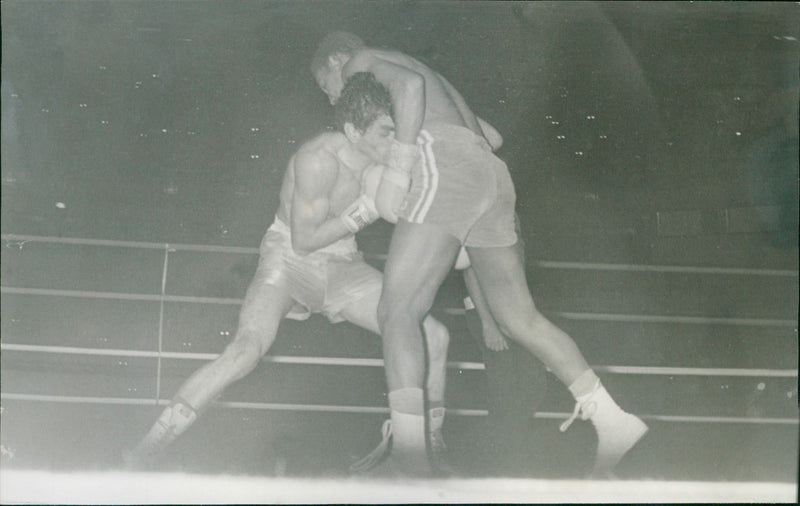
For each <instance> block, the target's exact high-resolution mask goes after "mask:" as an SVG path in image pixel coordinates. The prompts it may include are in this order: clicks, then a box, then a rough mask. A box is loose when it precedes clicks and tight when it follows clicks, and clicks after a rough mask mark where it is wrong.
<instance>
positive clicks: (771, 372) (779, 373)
mask: <svg viewBox="0 0 800 506" xmlns="http://www.w3.org/2000/svg"><path fill="white" fill-rule="evenodd" d="M0 351H24V352H31V353H62V354H68V355H97V356H114V357H141V358H159V357H161V358H171V359H186V360H214V359H215V358H217V357H219V355H220V354H219V353H187V352H169V351H139V350H119V349H104V348H80V347H71V346H43V345H35V344H14V343H0ZM262 360H263V361H264V362H272V363H278V364H298V365H340V366H356V367H383V359H381V358H348V357H301V356H289V355H266V356H264V357H263V358H262ZM447 367H449V368H451V369H463V370H484V369H485V368H486V366H485V365H484V364H483V363H482V362H454V361H449V362H447ZM592 369H594V370H595V371H598V372H605V373H609V374H641V375H658V376H733V377H737V376H739V377H753V376H755V377H770V378H796V377H797V376H798V371H797V370H796V369H732V368H711V367H651V366H641V367H639V366H615V365H593V366H592Z"/></svg>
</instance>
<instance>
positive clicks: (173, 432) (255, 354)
mask: <svg viewBox="0 0 800 506" xmlns="http://www.w3.org/2000/svg"><path fill="white" fill-rule="evenodd" d="M292 304H293V301H292V299H291V298H290V297H289V296H288V295H286V290H285V289H284V288H281V287H277V286H273V285H265V284H262V283H260V282H259V281H258V274H257V275H256V279H254V281H253V283H252V284H251V285H250V287H249V288H248V290H247V294H246V296H245V301H244V305H243V306H242V309H241V311H240V313H239V327H238V329H237V331H236V336H235V337H234V339H233V341H231V343H230V344H228V346H227V347H226V348H225V350H224V351H223V353H222V354H221V355H220V356H219V357H217V358H216V359H215V360H213V361H212V362H210V363H208V364H206V365H204V366H203V367H201V368H200V369H198V370H197V371H196V372H195V373H194V374H192V375H191V376H190V377H189V379H187V380H186V381H185V382H184V383H183V385H181V387H180V388H179V389H178V392H177V393H176V394H175V396H174V397H173V399H172V402H170V404H169V405H168V406H167V407H166V408H165V409H164V411H163V412H162V413H161V415H160V416H159V417H158V420H156V422H155V424H153V426H152V427H151V429H150V431H149V432H148V433H147V435H146V436H145V437H144V438H143V439H142V440H141V441H140V442H139V444H138V445H137V446H136V448H134V450H132V451H131V452H130V453H129V454H127V455H126V456H125V460H126V464H127V465H129V466H133V467H135V466H139V465H141V464H144V463H146V462H147V461H148V460H150V459H151V458H152V457H154V456H155V455H156V454H158V453H159V452H160V451H162V450H163V449H164V448H165V447H166V446H167V445H169V444H170V443H171V442H172V441H174V440H175V438H177V437H178V436H179V435H181V434H182V433H183V432H185V431H186V430H187V429H188V428H189V427H190V426H191V425H192V424H193V423H194V422H195V420H196V419H197V416H198V414H199V413H201V412H202V411H203V410H204V409H205V408H206V407H208V405H209V404H210V403H211V402H212V401H213V400H214V399H216V398H217V397H218V396H219V395H220V394H221V393H222V392H223V391H224V390H225V388H227V387H228V386H229V385H230V384H231V383H233V382H235V381H237V380H239V379H241V378H243V377H244V376H246V375H247V374H249V373H250V372H251V371H252V370H253V369H255V367H256V365H258V362H259V360H260V359H261V357H262V356H263V355H264V354H265V353H266V352H267V350H269V348H270V346H272V343H273V342H274V340H275V335H276V334H277V331H278V325H279V324H280V322H281V320H282V319H283V317H284V316H286V314H287V313H288V312H289V309H291V307H292Z"/></svg>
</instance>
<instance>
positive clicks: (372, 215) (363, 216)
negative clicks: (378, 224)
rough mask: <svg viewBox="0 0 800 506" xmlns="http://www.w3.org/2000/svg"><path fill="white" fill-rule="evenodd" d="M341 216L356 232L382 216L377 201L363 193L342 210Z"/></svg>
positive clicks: (353, 231) (350, 228)
mask: <svg viewBox="0 0 800 506" xmlns="http://www.w3.org/2000/svg"><path fill="white" fill-rule="evenodd" d="M339 218H340V219H341V220H342V222H343V223H344V226H345V227H347V230H349V231H350V232H352V233H354V234H355V233H356V232H358V231H359V230H361V229H363V228H364V227H366V226H367V225H369V224H370V223H373V222H375V221H377V220H378V218H380V214H378V209H377V208H376V207H375V201H374V200H372V199H371V198H369V197H368V196H367V195H364V194H363V193H362V194H361V195H360V196H359V197H358V198H357V199H356V200H355V201H354V202H353V203H352V204H350V205H349V206H347V207H346V208H345V210H344V211H342V214H340V215H339Z"/></svg>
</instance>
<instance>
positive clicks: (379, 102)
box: [334, 72, 392, 132]
mask: <svg viewBox="0 0 800 506" xmlns="http://www.w3.org/2000/svg"><path fill="white" fill-rule="evenodd" d="M334 114H335V116H336V125H337V126H338V127H339V128H340V129H342V130H344V124H345V123H352V124H353V126H354V127H356V129H358V130H359V131H360V132H363V131H365V130H366V129H367V127H369V125H370V124H372V122H373V121H375V120H376V119H377V118H378V116H380V115H381V114H387V115H389V116H392V96H391V94H390V93H389V90H387V89H386V87H385V86H384V85H382V84H381V83H379V82H378V80H377V79H375V76H374V75H372V74H371V73H369V72H357V73H355V74H353V75H352V76H351V77H350V78H349V79H348V80H347V82H346V83H345V85H344V88H343V89H342V95H341V96H340V97H339V99H338V100H337V101H336V105H335V106H334Z"/></svg>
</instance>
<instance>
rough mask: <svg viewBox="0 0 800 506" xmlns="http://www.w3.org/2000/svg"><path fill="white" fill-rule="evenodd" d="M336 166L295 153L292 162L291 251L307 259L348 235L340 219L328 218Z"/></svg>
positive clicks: (318, 155) (324, 158)
mask: <svg viewBox="0 0 800 506" xmlns="http://www.w3.org/2000/svg"><path fill="white" fill-rule="evenodd" d="M338 170H339V166H338V163H337V162H336V160H335V159H333V157H332V156H331V155H328V154H324V153H323V154H321V153H303V152H298V153H297V155H296V156H295V160H294V171H295V174H294V175H295V184H294V194H293V195H292V220H291V221H292V248H294V250H295V251H296V252H297V253H298V254H300V255H307V254H309V253H312V252H314V251H316V250H318V249H320V248H324V247H325V246H327V245H329V244H332V243H334V242H336V241H338V240H339V239H341V238H343V237H345V236H347V235H349V234H351V233H352V232H350V230H348V229H347V227H346V226H345V224H344V223H343V222H342V220H341V219H340V218H339V217H329V214H330V198H329V192H330V190H331V188H332V187H333V185H334V184H335V182H336V176H337V173H338Z"/></svg>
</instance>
